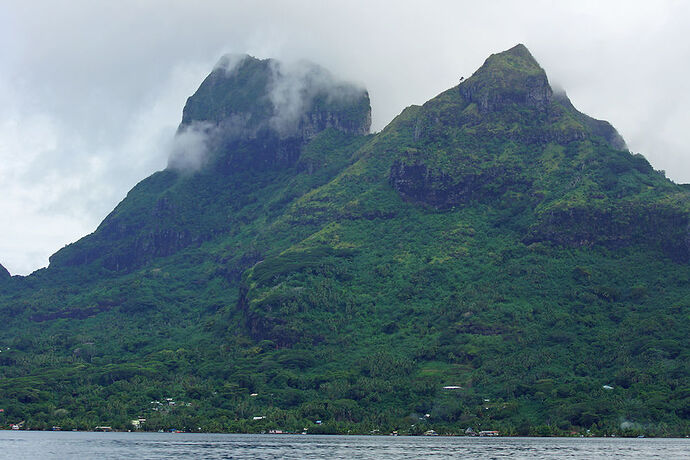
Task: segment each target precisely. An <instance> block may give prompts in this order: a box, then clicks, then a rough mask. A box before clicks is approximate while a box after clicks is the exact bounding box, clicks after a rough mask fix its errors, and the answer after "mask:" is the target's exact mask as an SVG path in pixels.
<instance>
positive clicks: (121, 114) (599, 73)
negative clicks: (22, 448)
mask: <svg viewBox="0 0 690 460" xmlns="http://www.w3.org/2000/svg"><path fill="white" fill-rule="evenodd" d="M688 23H690V2H680V1H678V2H670V1H669V2H663V1H655V2H631V1H621V2H615V1H608V2H600V1H591V2H589V1H582V0H580V1H573V2H565V1H558V2H557V1H537V0H535V1H526V0H521V1H513V2H508V1H491V2H476V1H466V2H464V1H401V0H396V1H388V2H376V1H371V0H368V1H355V0H348V1H328V2H324V1H318V0H313V1H285V0H282V1H279V0H275V1H251V2H250V1H234V2H233V1H220V0H219V1H205V2H188V1H162V0H160V1H159V0H150V1H142V0H134V1H130V0H118V1H117V2H105V1H103V2H98V1H93V0H86V1H77V0H73V1H70V0H66V1H62V2H54V1H49V0H46V1H43V2H37V1H27V0H17V1H14V2H13V1H8V0H0V215H2V217H3V219H2V225H0V263H2V264H3V265H4V266H6V267H7V268H8V269H9V270H10V271H11V272H12V273H13V274H26V273H29V272H31V271H33V270H35V269H37V268H39V267H42V266H45V265H46V264H47V262H48V256H49V255H50V254H52V253H54V252H55V251H56V250H58V249H59V248H60V247H62V246H64V245H65V244H67V243H69V242H72V241H75V240H76V239H78V238H79V237H81V236H83V235H85V234H87V233H89V232H91V231H93V230H94V229H95V228H96V226H97V225H98V223H99V222H100V221H101V220H102V218H103V217H105V215H106V214H107V213H108V212H109V211H110V210H111V209H112V208H113V207H114V206H115V205H116V204H117V203H118V202H119V201H120V200H121V199H122V198H124V196H125V195H126V193H127V191H128V190H129V189H130V188H131V187H132V186H133V185H134V184H135V183H137V182H138V181H139V180H141V179H143V178H144V177H146V176H148V175H149V174H151V173H152V172H154V171H156V170H159V169H162V168H164V167H165V164H166V159H167V152H168V149H169V148H170V140H171V138H172V135H173V133H174V131H175V128H176V127H177V124H178V123H179V120H180V118H181V113H182V107H183V106H184V102H185V100H186V98H187V97H188V96H189V95H191V94H192V93H193V92H194V90H195V89H196V88H197V87H198V85H199V84H200V83H201V81H202V80H203V78H204V77H205V76H206V74H207V73H208V72H209V71H210V70H211V68H212V66H213V64H214V63H215V62H216V60H217V59H218V58H219V57H220V56H221V55H222V54H224V53H228V52H233V53H244V52H246V53H249V54H252V55H255V56H257V57H276V58H279V59H284V60H296V59H300V58H306V59H309V60H311V61H314V62H316V63H319V64H321V65H323V66H324V67H326V68H328V69H330V70H331V71H332V72H333V73H334V74H337V75H339V76H340V77H343V78H346V79H350V80H353V81H356V82H359V83H361V84H363V85H365V86H366V87H367V88H368V89H369V93H370V96H371V100H372V107H373V128H374V129H376V130H379V129H381V128H383V127H384V126H385V125H386V124H387V123H388V122H389V121H390V120H391V119H392V118H393V117H394V116H395V115H397V114H398V113H399V112H400V111H401V110H402V109H403V108H404V107H406V106H407V105H410V104H420V103H423V102H425V101H426V100H428V99H429V98H431V97H433V96H435V95H436V94H438V93H439V92H441V91H443V90H444V89H446V88H448V87H451V86H453V85H456V84H457V82H458V78H459V77H460V76H469V75H470V74H471V73H472V72H473V71H474V70H475V69H476V68H477V67H479V66H480V65H481V64H482V62H483V61H484V59H485V58H486V57H487V56H488V55H489V54H491V53H494V52H499V51H502V50H504V49H507V48H509V47H511V46H513V45H515V44H516V43H524V44H525V45H527V47H528V48H529V49H530V50H531V51H532V53H533V54H534V55H535V57H536V58H537V60H538V61H539V62H540V63H541V65H542V67H544V68H545V69H546V72H547V75H548V76H549V78H550V80H551V82H552V83H556V84H558V85H559V86H561V87H563V88H565V89H566V91H567V92H568V95H569V96H570V98H571V100H572V101H573V103H574V104H575V106H576V107H577V108H579V109H580V110H582V111H584V112H585V113H588V114H589V115H591V116H594V117H596V118H602V119H606V120H608V121H610V122H611V123H612V124H613V125H614V126H615V127H616V128H617V129H618V130H619V132H620V133H621V134H622V135H623V137H624V138H625V140H626V141H627V142H628V145H629V147H630V149H631V150H632V151H634V152H639V153H642V154H644V155H645V156H646V157H647V158H648V159H649V160H650V162H651V163H652V165H653V166H654V168H655V169H663V170H666V172H667V176H668V177H670V178H671V179H673V180H675V181H677V182H690V152H689V151H688V147H687V145H688V143H689V142H690V130H689V129H686V126H687V125H688V122H690V113H689V112H688V109H687V108H688V107H690V78H688V76H687V72H688V70H689V68H690V39H689V38H690V37H688V35H689V34H688V32H686V29H687V24H688Z"/></svg>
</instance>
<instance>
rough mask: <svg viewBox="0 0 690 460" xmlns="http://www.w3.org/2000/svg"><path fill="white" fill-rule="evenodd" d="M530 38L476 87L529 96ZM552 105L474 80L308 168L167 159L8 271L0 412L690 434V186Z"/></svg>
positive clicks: (44, 417)
mask: <svg viewBox="0 0 690 460" xmlns="http://www.w3.org/2000/svg"><path fill="white" fill-rule="evenodd" d="M511 51H512V53H511V52H508V54H507V55H506V54H504V55H495V56H492V57H491V58H490V60H488V61H487V65H490V66H491V69H490V70H491V72H488V73H487V72H486V70H487V69H486V68H483V69H480V71H478V73H477V74H476V75H475V76H473V77H472V78H473V79H474V80H473V81H470V80H469V79H468V82H469V83H471V84H476V83H477V81H479V83H481V85H480V86H481V87H482V91H486V92H487V93H486V94H487V95H488V97H489V98H490V99H492V100H494V101H497V100H500V99H501V97H502V94H503V91H504V90H505V88H508V89H509V90H510V91H511V94H512V93H513V92H515V93H516V94H522V93H521V91H522V90H523V89H524V88H522V87H521V86H520V85H521V84H522V83H520V82H524V81H526V78H525V77H529V78H531V77H534V76H540V75H542V73H543V71H541V69H540V68H538V65H536V63H534V62H533V61H530V60H531V56H529V53H527V55H525V54H524V52H523V50H522V49H521V48H518V49H514V50H511ZM524 51H526V50H524ZM535 66H536V69H535ZM484 74H487V75H490V76H492V77H491V78H488V77H487V79H482V75H484ZM499 77H500V78H499ZM494 79H496V81H494ZM530 81H532V80H530ZM497 82H498V83H497ZM235 84H237V83H235ZM511 85H512V86H511ZM514 86H517V88H516V89H515V88H513V87H514ZM233 88H234V87H233ZM511 88H512V89H511ZM240 89H242V88H240ZM245 89H246V88H245ZM242 90H243V91H244V89H242ZM516 97H517V96H516ZM520 97H522V96H520ZM504 102H505V101H504ZM358 104H359V102H358ZM549 104H550V105H549V106H548V107H542V106H539V107H531V106H529V105H525V104H523V103H522V102H520V100H519V97H518V98H517V99H515V98H513V97H512V96H511V98H509V100H508V102H507V103H504V104H502V105H501V106H500V107H498V106H496V107H498V108H496V107H494V108H493V109H491V110H488V109H482V110H480V109H479V108H478V106H477V104H476V103H474V102H472V101H471V100H468V97H467V96H464V95H463V93H462V91H461V90H459V88H453V89H451V90H449V91H447V92H444V93H442V94H441V95H439V96H438V97H437V98H435V99H433V100H431V101H429V102H428V103H427V104H425V105H424V106H421V107H410V108H408V109H406V110H405V111H403V113H402V114H401V115H400V116H399V117H397V118H396V120H394V121H393V122H392V123H391V124H390V125H389V126H388V127H387V128H386V129H384V130H383V131H382V132H381V133H379V134H377V135H371V136H360V135H356V134H353V133H350V134H348V133H344V132H340V131H337V130H335V129H327V130H324V131H322V132H320V133H319V134H318V135H317V136H315V137H314V138H312V139H311V140H310V141H309V143H307V144H306V145H303V146H301V147H300V150H299V156H298V158H296V159H295V160H294V161H293V162H291V163H289V164H287V165H285V164H282V163H281V164H277V163H271V162H264V161H261V162H256V163H252V161H251V159H252V158H254V156H253V154H254V153H256V148H257V145H256V144H255V143H252V142H247V143H245V144H242V143H240V144H237V145H235V147H237V148H238V149H236V150H233V153H232V156H231V157H228V156H227V155H226V154H225V153H224V152H223V151H222V150H219V151H217V152H216V157H215V158H216V159H217V161H216V162H215V163H212V164H210V165H209V167H208V168H206V169H204V170H202V171H200V172H197V173H195V174H184V173H180V172H175V171H172V170H166V171H163V172H160V173H157V174H154V175H153V176H151V177H149V178H148V179H146V180H144V181H142V183H140V184H139V185H138V186H137V187H135V188H134V189H133V190H132V191H131V192H130V193H129V195H128V197H127V198H126V199H125V200H124V201H123V202H122V203H121V204H120V205H119V206H118V207H117V208H116V209H115V210H114V211H113V213H112V214H111V215H110V216H108V218H107V219H106V220H105V221H104V222H103V224H102V225H101V226H100V227H99V229H98V230H97V231H96V232H95V233H94V234H92V235H89V236H87V237H85V238H84V239H82V240H80V241H79V242H77V243H75V244H74V245H71V246H69V247H67V248H65V249H63V250H62V251H60V252H59V253H57V254H56V255H55V256H54V257H53V259H52V262H51V267H50V268H48V269H45V270H40V271H38V272H36V273H34V274H33V275H31V276H29V277H23V278H21V277H15V278H12V279H2V278H1V277H0V317H2V319H3V321H4V325H5V327H4V328H2V329H1V330H0V408H3V409H4V412H2V413H0V423H2V424H7V423H16V422H18V421H20V420H26V422H27V425H28V426H29V427H31V428H35V429H49V428H50V427H52V426H54V425H59V426H61V427H62V428H63V429H71V428H78V429H93V427H95V426H97V425H112V426H113V427H115V428H118V429H130V428H132V425H131V422H132V420H134V419H137V418H138V417H143V418H146V422H145V423H144V424H143V426H142V429H147V430H158V429H161V428H165V429H167V428H186V429H190V430H198V429H200V430H204V431H233V432H259V431H266V430H270V429H282V430H289V431H300V432H301V431H302V430H303V429H304V428H305V427H306V428H308V431H309V432H310V433H370V432H380V433H385V432H390V431H392V430H398V431H399V432H400V433H403V434H406V433H409V434H419V433H423V432H424V431H426V430H427V429H431V428H433V429H434V430H436V431H438V432H440V433H460V432H464V430H465V429H466V428H467V427H473V428H474V429H475V430H477V431H478V430H482V429H488V430H500V431H501V432H502V433H503V434H514V435H567V434H570V433H573V432H574V433H583V434H584V433H586V432H587V431H588V430H589V432H590V433H592V434H600V435H603V434H617V435H629V436H636V435H638V434H646V435H656V436H679V435H688V434H690V423H689V420H690V412H689V409H688V408H690V387H689V386H688V381H689V377H690V369H689V365H690V356H689V355H688V353H689V351H688V350H690V347H688V334H687V324H688V320H690V291H689V290H688V285H689V282H690V264H689V263H688V262H689V258H688V253H687V239H686V238H687V226H688V212H689V207H688V202H689V200H688V198H689V196H690V191H689V190H688V189H687V187H682V186H678V185H675V184H673V183H672V182H670V181H668V180H667V179H665V178H664V177H663V176H662V175H661V174H659V173H657V172H655V171H653V169H652V168H651V167H650V166H649V164H648V163H647V162H646V160H644V158H642V157H641V156H637V155H632V154H630V153H629V152H627V151H621V150H617V149H616V148H615V146H614V145H612V143H611V142H610V139H609V137H610V136H609V135H610V133H609V132H604V131H605V130H604V131H602V128H601V126H602V125H600V124H596V123H594V122H593V121H591V120H593V119H589V118H588V117H585V116H583V115H582V114H579V113H578V112H576V111H574V108H572V106H571V105H570V104H569V103H565V102H564V101H563V100H562V99H557V98H554V99H551V100H550V101H549ZM353 110H354V112H353V113H359V112H357V110H359V109H356V108H355V109H353ZM364 115H365V113H364V112H363V111H362V113H361V114H360V115H359V117H360V119H361V117H362V116H364ZM264 153H265V150H262V151H261V155H264ZM240 157H242V158H244V159H245V160H242V161H241V162H240V160H238V158H240ZM246 159H249V160H246ZM237 162H239V163H237ZM238 164H241V165H242V167H236V166H237V165H238ZM228 165H230V166H231V167H228ZM444 387H453V388H444ZM168 398H171V399H170V400H169V399H168ZM317 421H321V423H317ZM377 430H378V431H377Z"/></svg>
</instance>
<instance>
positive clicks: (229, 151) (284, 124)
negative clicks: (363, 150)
mask: <svg viewBox="0 0 690 460" xmlns="http://www.w3.org/2000/svg"><path fill="white" fill-rule="evenodd" d="M370 126H371V107H370V104H369V95H368V93H367V91H366V90H365V89H363V88H359V87H358V86H356V85H353V84H350V83H347V82H343V81H340V80H338V79H337V78H336V77H335V76H333V75H332V74H331V73H330V72H328V71H327V70H326V69H324V68H322V67H320V66H318V65H316V64H313V63H310V62H300V63H294V64H285V63H282V62H280V61H276V60H274V59H264V60H260V59H256V58H254V57H251V56H247V55H241V56H225V57H223V58H222V59H221V60H220V61H219V62H218V64H217V65H216V67H215V68H214V70H213V71H212V72H211V74H210V75H209V76H208V77H207V78H206V79H205V80H204V82H203V83H202V84H201V86H200V87H199V89H198V90H197V91H196V92H195V93H194V95H192V96H191V97H190V98H189V99H188V100H187V103H186V105H185V107H184V110H183V116H182V123H181V124H180V127H179V129H178V133H185V132H188V131H201V132H202V133H203V134H204V136H205V137H206V138H207V139H208V141H209V144H210V145H209V148H210V150H212V151H213V155H214V160H215V161H217V162H219V163H216V164H217V165H219V166H220V167H221V169H223V168H224V169H229V168H230V169H231V168H234V167H237V166H239V165H242V167H267V166H268V167H270V166H275V165H279V166H283V167H284V166H291V165H294V164H295V162H296V161H297V159H298V158H299V154H300V150H301V147H302V146H304V145H305V144H306V143H307V142H309V141H310V140H311V139H313V138H314V136H316V135H317V134H318V133H320V132H321V131H323V130H325V129H329V128H332V129H335V130H338V131H342V132H345V133H349V134H353V135H364V134H368V133H369V128H370ZM178 161H179V158H177V157H175V156H173V157H171V159H170V164H171V166H173V167H174V166H175V165H176V163H177V162H178Z"/></svg>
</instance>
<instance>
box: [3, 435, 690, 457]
mask: <svg viewBox="0 0 690 460" xmlns="http://www.w3.org/2000/svg"><path fill="white" fill-rule="evenodd" d="M0 458H8V459H38V460H49V459H72V458H74V459H79V460H86V459H125V458H137V459H179V458H192V459H197V458H198V459H202V458H203V459H278V458H279V459H316V458H326V459H330V460H333V459H355V458H358V459H359V458H361V459H411V458H423V459H441V458H463V459H472V458H481V459H588V460H589V459H607V458H616V459H647V458H658V459H665V460H674V459H690V440H688V439H651V438H643V439H624V438H466V437H443V436H438V437H407V436H398V437H392V436H318V435H240V434H191V433H85V432H49V431H45V432H41V431H0Z"/></svg>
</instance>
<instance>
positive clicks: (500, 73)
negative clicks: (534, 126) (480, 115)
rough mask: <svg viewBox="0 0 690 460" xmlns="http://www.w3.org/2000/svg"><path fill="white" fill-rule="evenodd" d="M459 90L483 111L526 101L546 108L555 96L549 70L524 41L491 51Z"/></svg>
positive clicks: (530, 104) (531, 104)
mask: <svg viewBox="0 0 690 460" xmlns="http://www.w3.org/2000/svg"><path fill="white" fill-rule="evenodd" d="M460 93H461V94H462V95H463V97H464V98H465V99H467V100H468V101H470V102H474V103H476V104H477V105H478V106H479V108H480V110H481V111H483V112H490V111H495V110H498V109H500V108H501V107H504V106H505V105H507V104H525V105H527V106H529V107H534V108H536V109H539V110H546V109H547V108H548V107H549V104H550V103H551V98H552V96H553V91H552V90H551V86H549V81H548V79H547V78H546V73H545V72H544V70H543V69H542V68H541V67H539V64H537V61H535V60H534V58H533V57H532V55H531V54H530V52H529V51H528V50H527V48H525V46H524V45H517V46H515V47H513V48H511V49H509V50H507V51H504V52H503V53H499V54H494V55H491V56H490V57H489V58H488V59H487V60H486V62H485V63H484V65H483V66H482V67H480V68H479V70H477V71H476V72H475V73H474V74H473V75H472V76H471V77H470V78H469V79H467V81H465V82H463V83H462V84H461V85H460Z"/></svg>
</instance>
